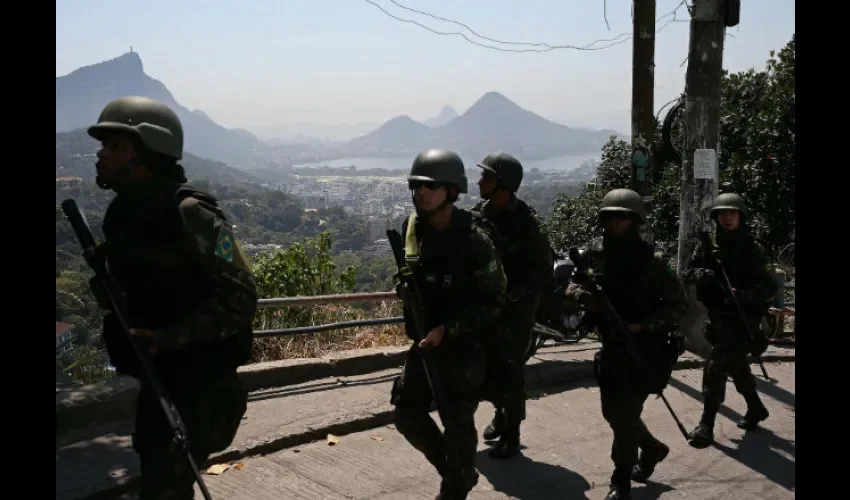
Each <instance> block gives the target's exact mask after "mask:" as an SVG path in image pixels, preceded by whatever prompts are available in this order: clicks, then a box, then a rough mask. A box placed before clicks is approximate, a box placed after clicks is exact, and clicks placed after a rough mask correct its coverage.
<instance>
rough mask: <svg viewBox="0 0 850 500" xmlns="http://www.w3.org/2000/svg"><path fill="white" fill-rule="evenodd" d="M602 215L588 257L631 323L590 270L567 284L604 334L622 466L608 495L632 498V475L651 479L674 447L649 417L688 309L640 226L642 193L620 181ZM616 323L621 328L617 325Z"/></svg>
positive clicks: (608, 395)
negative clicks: (648, 406) (633, 351)
mask: <svg viewBox="0 0 850 500" xmlns="http://www.w3.org/2000/svg"><path fill="white" fill-rule="evenodd" d="M599 223H600V224H601V225H602V227H603V236H602V237H601V238H598V239H595V240H593V241H592V242H591V243H590V244H589V245H588V248H587V250H586V251H585V253H584V255H583V258H584V261H585V265H586V266H587V268H589V271H590V272H591V273H590V274H592V275H593V276H594V277H595V278H594V279H595V281H596V283H597V284H598V285H599V286H601V288H602V289H603V291H604V293H605V295H606V296H607V297H608V300H609V301H610V303H611V306H612V307H613V309H614V310H615V311H616V313H617V315H618V316H619V317H620V318H622V321H623V322H624V323H625V325H624V327H625V328H626V329H627V332H623V331H621V328H620V326H619V325H618V324H617V323H618V320H617V319H615V318H614V317H608V316H609V311H608V310H606V309H604V308H603V307H602V302H601V300H600V297H598V296H597V295H596V292H595V290H594V287H586V285H584V283H586V282H587V281H586V280H587V279H588V278H589V276H590V274H588V275H584V276H579V275H577V276H575V277H574V281H575V283H573V284H571V285H570V286H569V287H568V289H567V300H568V303H569V304H570V305H571V306H572V307H578V306H581V307H583V308H584V309H586V310H587V311H588V312H589V313H590V319H591V320H592V321H593V322H594V323H595V325H596V329H597V331H598V332H599V334H600V338H601V339H602V349H601V350H600V351H599V352H598V353H597V354H596V356H595V357H594V365H595V369H596V378H597V380H598V382H599V392H600V397H601V400H602V415H603V417H604V418H605V420H606V421H607V422H608V424H609V425H610V426H611V430H612V431H613V432H614V443H613V445H612V449H611V459H612V460H613V462H614V472H613V474H612V475H611V489H610V491H609V493H608V495H607V496H606V497H605V498H606V500H623V499H627V498H630V494H631V481H632V480H635V481H638V482H646V481H647V480H648V478H649V476H650V475H651V474H652V473H653V471H654V470H655V467H656V465H658V463H659V462H661V461H662V460H664V458H666V457H667V454H668V453H669V452H670V448H669V447H668V446H667V445H665V444H664V443H662V442H661V441H659V440H658V439H657V438H655V437H654V436H653V435H652V434H651V433H650V432H649V430H648V429H647V427H646V425H645V424H644V423H643V420H642V419H641V412H642V411H643V405H644V402H645V401H646V399H647V398H648V397H649V395H650V394H660V393H661V391H663V389H664V387H665V386H666V385H667V382H668V381H669V377H670V373H671V372H672V368H673V364H674V363H675V361H676V359H677V358H678V356H679V350H678V345H677V343H676V342H674V341H673V333H674V332H675V330H676V328H677V326H678V321H679V319H680V318H681V317H682V316H683V315H684V314H685V312H686V311H687V299H686V296H685V292H684V290H683V288H682V286H681V284H680V283H679V280H678V278H677V277H676V274H675V273H674V272H673V271H672V270H671V269H670V267H669V266H668V264H667V262H666V259H665V258H664V256H663V254H662V253H661V252H656V251H655V250H654V248H653V247H652V245H650V244H648V243H646V242H644V241H643V240H642V239H641V237H640V235H639V232H638V231H639V226H640V225H641V224H644V223H646V210H645V209H644V205H643V200H642V199H641V197H640V195H639V194H638V193H636V192H634V191H632V190H630V189H614V190H612V191H610V192H608V193H607V194H606V195H605V196H604V197H603V198H602V206H601V208H600V209H599ZM614 329H618V330H617V331H615V330H614ZM624 334H627V335H631V336H632V338H633V339H634V343H635V344H636V346H637V349H638V351H639V352H640V354H641V357H642V358H643V360H644V361H645V363H646V364H647V366H648V367H649V369H650V370H651V373H640V372H638V371H637V370H638V367H637V365H636V364H635V362H634V361H633V358H632V357H631V355H630V354H629V353H628V352H627V350H626V348H625V345H624V343H622V342H621V341H618V339H617V337H618V336H621V335H624Z"/></svg>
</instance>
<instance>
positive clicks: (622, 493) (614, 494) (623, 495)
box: [605, 484, 632, 500]
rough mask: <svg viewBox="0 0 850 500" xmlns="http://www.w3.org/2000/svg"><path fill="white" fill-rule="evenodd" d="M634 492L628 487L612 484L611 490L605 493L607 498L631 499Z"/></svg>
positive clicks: (609, 499) (607, 499) (611, 499)
mask: <svg viewBox="0 0 850 500" xmlns="http://www.w3.org/2000/svg"><path fill="white" fill-rule="evenodd" d="M631 498H632V493H631V491H630V490H628V489H626V488H621V487H620V486H615V485H613V484H612V485H611V490H610V491H609V492H608V494H607V495H605V500H631Z"/></svg>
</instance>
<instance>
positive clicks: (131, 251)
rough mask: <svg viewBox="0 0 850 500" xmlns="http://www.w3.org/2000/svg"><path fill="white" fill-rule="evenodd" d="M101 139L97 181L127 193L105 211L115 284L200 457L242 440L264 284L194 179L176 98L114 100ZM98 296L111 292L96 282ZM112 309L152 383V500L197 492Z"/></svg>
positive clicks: (124, 369)
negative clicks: (246, 376) (186, 163)
mask: <svg viewBox="0 0 850 500" xmlns="http://www.w3.org/2000/svg"><path fill="white" fill-rule="evenodd" d="M88 133H89V135H91V136H92V137H94V138H95V139H97V140H98V141H100V142H101V144H102V148H101V149H100V150H99V151H98V153H97V159H98V161H97V179H96V182H97V184H98V186H100V187H101V188H102V189H111V190H113V191H114V192H115V193H116V196H115V198H114V199H113V201H112V203H110V205H109V207H108V208H107V210H106V214H105V216H104V219H103V234H104V236H105V242H104V243H102V244H101V245H100V246H99V247H98V249H97V252H96V253H97V256H98V258H101V259H105V262H106V265H107V267H108V269H109V274H110V277H111V279H112V282H111V283H110V285H108V286H111V287H112V288H113V290H114V291H116V294H117V296H120V297H121V300H122V301H123V311H124V313H125V315H126V319H127V322H128V324H129V326H130V327H131V330H130V334H131V335H132V336H134V337H135V338H136V339H137V340H138V342H141V343H142V345H143V346H146V348H147V350H148V352H149V353H150V355H151V356H152V362H153V365H154V369H155V371H156V374H157V376H158V377H159V379H160V381H161V382H162V384H163V386H164V387H165V388H166V390H167V391H168V392H169V393H170V395H171V398H172V399H173V401H174V404H175V406H176V408H177V411H178V413H179V414H180V416H181V418H182V419H183V421H184V423H185V426H186V430H187V434H188V437H189V441H190V448H191V452H192V455H193V458H194V459H195V462H196V464H198V465H201V464H203V462H204V461H206V459H207V457H209V455H210V454H211V453H214V452H217V451H221V450H223V449H225V448H227V446H229V445H230V443H231V442H232V441H233V437H234V436H235V434H236V430H237V428H238V426H239V423H240V422H241V419H242V416H243V415H244V413H245V410H246V408H247V392H246V391H245V390H244V389H243V387H242V384H241V382H240V379H239V376H238V374H237V372H236V369H237V367H238V366H239V365H241V364H244V363H246V362H247V361H248V360H249V359H250V356H251V344H252V338H253V337H252V333H251V327H252V321H253V317H254V311H255V309H256V303H257V292H256V285H255V281H254V277H253V275H252V272H251V267H250V265H249V262H248V261H247V259H246V258H245V256H244V255H243V253H242V251H241V250H240V248H239V246H238V245H237V244H236V240H235V239H234V237H233V233H232V232H231V226H230V224H228V222H227V220H226V219H225V217H224V214H223V213H222V211H221V209H220V208H218V206H217V204H216V200H215V199H214V198H213V197H212V196H210V195H208V194H206V193H203V192H200V191H197V190H194V189H192V188H190V187H189V186H187V185H186V184H185V183H186V177H185V174H184V171H183V167H182V166H180V165H179V164H178V163H177V161H178V160H179V159H180V158H181V157H182V155H183V128H182V126H181V124H180V120H179V119H178V117H177V115H176V114H175V113H174V112H173V111H172V110H171V109H169V108H168V107H167V106H165V105H163V104H161V103H159V102H157V101H154V100H153V99H149V98H146V97H122V98H120V99H117V100H114V101H112V102H110V103H109V104H107V105H106V107H105V108H104V109H103V111H102V112H101V114H100V117H99V118H98V120H97V124H96V125H93V126H92V127H90V128H89V129H88ZM92 291H93V292H94V293H95V296H96V297H97V298H98V303H99V304H100V305H101V307H102V308H104V309H109V308H110V307H109V305H108V301H107V300H106V298H105V294H104V293H103V292H104V290H103V289H102V288H101V287H100V286H99V285H98V284H97V283H96V282H92ZM120 328H121V326H120V323H119V322H118V320H117V318H116V317H115V315H114V314H113V313H112V312H109V313H107V315H106V316H105V318H104V330H103V337H104V341H105V343H106V346H107V349H108V352H109V357H110V360H111V362H112V364H113V365H114V366H115V368H116V370H117V371H118V372H119V373H123V374H127V375H131V376H133V377H136V378H138V379H140V382H141V389H140V391H139V396H138V403H137V410H136V429H135V432H134V434H133V448H134V449H135V450H136V452H137V453H138V454H139V460H140V462H141V475H142V485H141V498H142V499H143V500H148V499H151V500H152V499H158V500H165V499H180V500H183V499H192V498H194V496H195V495H194V483H195V477H194V475H193V473H192V470H191V468H190V466H189V461H188V459H187V458H186V456H185V455H184V454H183V452H182V451H181V449H180V448H179V447H178V445H177V444H175V442H174V440H173V434H172V431H171V429H170V427H169V426H168V424H167V420H166V418H165V416H164V414H163V411H162V408H161V407H160V405H159V402H158V400H157V398H156V396H155V393H154V392H153V389H152V388H151V386H150V385H149V383H148V381H147V380H146V379H145V378H144V375H143V372H142V370H141V366H140V365H139V361H138V359H137V358H136V356H135V353H134V352H133V351H132V346H131V345H130V344H129V343H128V340H127V337H126V336H125V335H124V334H123V333H121V331H120Z"/></svg>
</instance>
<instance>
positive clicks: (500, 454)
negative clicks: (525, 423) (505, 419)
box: [487, 429, 520, 460]
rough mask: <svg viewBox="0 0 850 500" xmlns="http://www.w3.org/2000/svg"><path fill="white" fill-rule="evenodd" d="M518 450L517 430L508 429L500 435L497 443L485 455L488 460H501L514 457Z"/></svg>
mask: <svg viewBox="0 0 850 500" xmlns="http://www.w3.org/2000/svg"><path fill="white" fill-rule="evenodd" d="M519 449H520V447H519V429H510V430H506V431H505V432H504V433H503V434H502V437H501V438H500V439H499V442H498V443H496V446H494V447H493V448H491V449H490V451H489V452H487V454H488V455H490V458H495V459H496V460H502V459H506V458H511V457H513V456H515V455H516V454H517V453H519Z"/></svg>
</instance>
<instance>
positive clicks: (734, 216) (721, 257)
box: [682, 193, 777, 448]
mask: <svg viewBox="0 0 850 500" xmlns="http://www.w3.org/2000/svg"><path fill="white" fill-rule="evenodd" d="M748 214H749V211H748V210H747V205H746V203H745V202H744V199H743V198H742V197H741V196H740V195H737V194H735V193H724V194H721V195H719V196H718V197H717V198H715V200H714V203H713V204H712V206H711V219H712V220H713V221H714V223H715V224H716V227H717V230H716V232H715V233H714V234H713V235H709V237H708V238H707V239H708V241H709V242H710V244H711V246H710V247H709V248H706V246H705V245H704V244H703V242H702V241H699V242H698V243H697V245H696V248H695V249H694V253H693V255H692V256H691V259H690V261H689V264H688V266H687V268H686V270H685V271H684V272H683V273H682V278H683V280H684V282H685V283H687V284H693V285H696V291H697V299H698V300H699V301H700V302H702V303H703V304H704V305H705V307H706V308H707V309H708V323H707V325H706V331H705V335H706V340H707V341H708V342H709V343H710V344H711V345H712V350H711V356H710V357H709V360H708V363H706V365H705V370H704V372H703V395H704V401H705V403H704V406H703V413H702V418H701V419H700V422H699V424H698V425H697V427H696V428H695V429H694V430H693V431H692V432H691V434H690V444H691V445H692V446H694V447H696V448H704V447H706V446H709V445H710V444H711V443H712V442H713V441H714V423H715V418H716V416H717V412H718V411H719V410H720V405H721V404H723V400H724V399H725V397H726V377H727V376H730V377H731V378H732V381H733V382H734V383H735V388H736V389H737V390H738V392H739V393H740V394H741V395H742V396H743V397H744V400H745V401H746V403H747V412H746V414H745V415H744V418H743V419H741V421H740V422H738V427H740V428H741V429H745V430H753V429H756V428H757V427H758V424H759V422H761V421H763V420H765V419H767V417H768V416H769V415H768V411H767V408H765V406H764V404H763V403H762V401H761V398H759V395H758V391H757V390H756V381H755V377H754V376H753V374H752V372H751V371H750V364H749V362H748V361H747V354H749V353H752V354H753V355H755V356H759V355H761V354H762V353H763V352H764V351H765V350H766V349H767V339H766V338H765V336H764V334H763V333H762V331H761V329H760V328H759V325H760V322H761V318H762V317H763V316H764V314H765V312H766V311H767V308H768V305H769V301H770V299H771V297H773V295H774V294H775V293H776V290H777V285H776V282H775V281H774V279H773V276H772V274H771V271H772V266H771V265H770V262H769V260H768V257H767V252H766V250H765V249H764V247H763V246H762V245H761V244H759V243H758V242H757V241H755V239H754V238H753V237H752V235H751V234H750V232H749V230H748V229H747V226H746V224H745V222H746V218H747V216H748ZM721 266H722V269H723V270H725V272H726V276H727V277H728V278H729V284H731V286H732V291H731V292H730V291H729V290H728V285H726V283H725V277H724V276H722V273H723V271H722V270H721ZM731 294H734V299H733V297H732V296H731ZM735 301H737V302H738V305H740V306H741V312H743V316H744V317H743V318H742V314H741V312H739V310H738V305H736V304H735ZM744 321H746V323H745V322H744ZM751 335H752V337H751Z"/></svg>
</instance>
